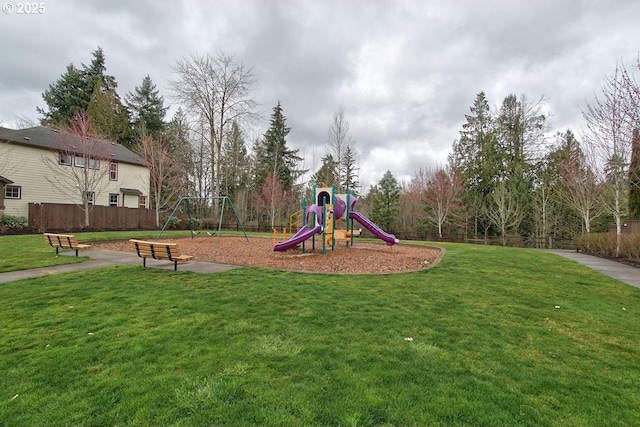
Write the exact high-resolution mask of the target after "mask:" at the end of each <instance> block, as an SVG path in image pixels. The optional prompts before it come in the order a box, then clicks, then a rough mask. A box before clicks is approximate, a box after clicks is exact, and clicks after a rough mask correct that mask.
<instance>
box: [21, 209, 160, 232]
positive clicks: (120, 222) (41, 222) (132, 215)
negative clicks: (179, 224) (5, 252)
mask: <svg viewBox="0 0 640 427" xmlns="http://www.w3.org/2000/svg"><path fill="white" fill-rule="evenodd" d="M84 219H85V213H84V211H83V210H82V207H81V205H69V204H60V203H29V228H30V229H31V230H32V231H35V232H39V233H42V232H45V231H78V230H96V231H103V230H105V231H106V230H153V229H157V228H158V227H156V213H155V211H154V210H152V209H133V208H121V207H115V206H93V208H92V209H91V210H90V211H89V227H88V228H87V227H85V223H84Z"/></svg>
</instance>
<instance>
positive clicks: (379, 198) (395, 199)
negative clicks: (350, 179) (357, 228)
mask: <svg viewBox="0 0 640 427" xmlns="http://www.w3.org/2000/svg"><path fill="white" fill-rule="evenodd" d="M399 202H400V186H399V185H398V180H396V178H395V177H394V176H393V175H392V174H391V171H387V172H386V173H385V174H384V176H383V177H382V179H381V180H380V182H378V185H377V191H376V192H375V195H374V196H373V207H372V210H371V220H372V221H373V222H375V223H376V224H378V225H379V226H380V227H382V228H383V229H384V230H387V231H389V230H393V227H394V225H395V222H396V219H397V217H398V209H399Z"/></svg>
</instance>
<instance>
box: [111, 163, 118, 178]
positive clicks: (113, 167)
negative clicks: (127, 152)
mask: <svg viewBox="0 0 640 427" xmlns="http://www.w3.org/2000/svg"><path fill="white" fill-rule="evenodd" d="M109 180H110V181H117V180H118V162H111V163H109Z"/></svg>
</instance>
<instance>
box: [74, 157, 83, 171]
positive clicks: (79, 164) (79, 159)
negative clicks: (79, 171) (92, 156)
mask: <svg viewBox="0 0 640 427" xmlns="http://www.w3.org/2000/svg"><path fill="white" fill-rule="evenodd" d="M84 164H85V162H84V157H80V156H76V157H75V161H74V165H76V167H78V168H83V167H84Z"/></svg>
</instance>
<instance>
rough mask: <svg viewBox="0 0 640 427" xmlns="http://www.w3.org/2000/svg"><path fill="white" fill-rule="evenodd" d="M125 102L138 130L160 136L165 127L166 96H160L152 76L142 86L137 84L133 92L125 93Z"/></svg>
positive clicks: (144, 80)
mask: <svg viewBox="0 0 640 427" xmlns="http://www.w3.org/2000/svg"><path fill="white" fill-rule="evenodd" d="M125 102H126V105H127V107H128V108H129V111H130V112H131V118H132V123H133V127H134V129H135V130H136V132H137V133H138V134H141V135H151V136H153V137H154V138H160V136H161V135H162V132H163V130H164V128H165V123H164V118H165V115H166V113H167V107H165V106H164V98H163V97H162V96H160V94H159V91H158V90H157V89H156V86H155V85H154V84H153V82H152V81H151V77H149V76H148V75H147V76H146V77H145V78H144V79H143V80H142V85H141V86H136V88H135V89H134V91H133V92H129V93H128V94H127V95H125Z"/></svg>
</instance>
